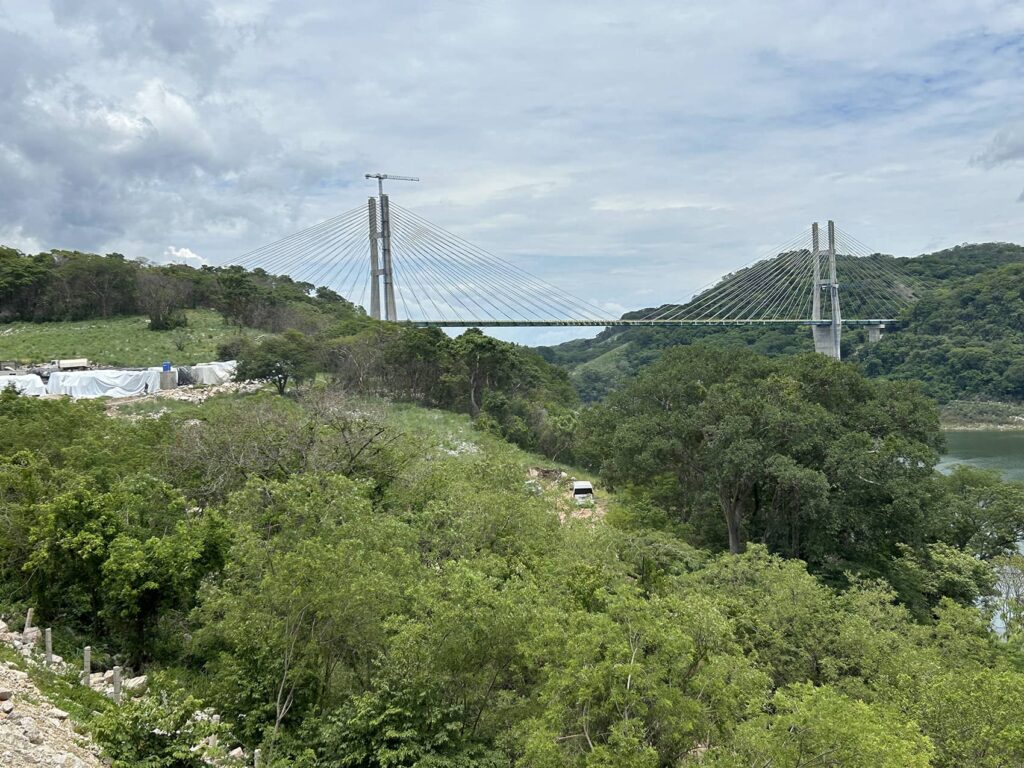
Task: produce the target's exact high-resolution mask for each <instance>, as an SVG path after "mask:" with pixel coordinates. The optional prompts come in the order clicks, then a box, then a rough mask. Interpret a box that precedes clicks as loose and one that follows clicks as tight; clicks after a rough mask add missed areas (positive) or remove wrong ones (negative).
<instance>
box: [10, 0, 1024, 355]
mask: <svg viewBox="0 0 1024 768" xmlns="http://www.w3.org/2000/svg"><path fill="white" fill-rule="evenodd" d="M367 30H373V33H372V34H368V33H367ZM1022 33H1024V8H1022V7H1021V6H1020V5H1019V4H1018V3H1013V2H1008V1H1007V0H977V2H972V3H956V2H935V3H891V2H886V1H885V0H863V1H862V2H858V3H833V4H824V5H823V4H821V3H819V2H813V0H780V2H773V3H764V2H760V1H759V0H696V1H695V2H690V3H682V4H681V3H678V2H670V1H669V0H645V1H644V2H642V3H640V4H639V5H635V4H634V6H626V5H623V4H622V3H621V2H613V1H612V0H587V2H584V0H569V1H568V2H565V3H548V2H541V1H540V0H521V1H520V2H516V3H507V2H502V1H501V0H480V2H478V3H475V4H469V5H467V4H466V3H463V2H457V1H456V0H438V1H437V2H434V3H427V4H424V3H416V2H412V0H396V2H395V3H394V4H392V5H390V6H389V7H388V8H386V9H385V8H384V7H382V6H379V5H376V6H375V5H373V4H369V5H367V4H363V5H359V4H356V5H352V4H344V5H339V4H338V3H336V2H333V0H305V2H303V3H302V4H295V3H291V2H285V1H284V0H259V2H249V1H246V2H243V0H152V2H146V3H122V2H117V0H93V1H92V2H89V3H80V2H75V1H74V0H50V4H49V8H47V7H45V5H41V4H38V3H21V2H17V0H0V110H2V111H3V114H4V115H5V119H4V120H3V121H2V123H0V189H3V190H4V193H5V195H4V197H5V205H4V206H0V234H3V233H7V234H8V239H10V238H11V237H13V236H14V234H17V236H18V237H19V238H21V242H32V243H38V244H39V245H40V247H43V248H49V247H74V248H82V249H94V250H98V251H101V252H106V251H110V250H118V251H121V252H124V253H126V254H127V255H129V256H131V255H142V254H147V253H149V254H152V253H162V252H164V249H165V247H166V243H167V242H179V243H180V242H188V243H190V245H191V248H194V249H195V251H196V252H198V253H202V254H204V256H205V257H206V258H207V259H209V260H210V261H211V262H213V263H219V262H220V261H221V260H224V259H227V258H229V257H231V256H233V255H237V254H240V253H244V252H246V251H249V250H251V249H253V248H255V247H257V246H259V245H261V244H263V243H268V242H271V241H274V240H276V239H278V238H280V237H281V236H283V235H286V234H288V233H289V232H293V231H295V230H298V229H301V228H302V227H304V226H308V225H309V224H312V223H314V222H316V221H318V220H320V219H323V218H327V217H328V216H330V215H333V214H337V213H338V212H340V211H343V210H348V209H351V208H354V207H356V206H358V205H365V200H366V196H367V195H369V194H372V193H373V192H374V191H375V187H374V185H372V184H370V183H366V182H364V180H363V179H362V174H363V173H364V172H367V171H383V172H391V173H400V174H407V175H414V176H420V177H421V178H422V181H421V182H420V183H419V184H401V183H395V184H392V185H391V187H390V192H391V194H392V196H393V199H394V200H395V201H396V202H397V203H399V204H401V205H403V206H405V207H407V208H410V209H413V210H415V211H417V212H419V213H420V214H422V215H423V216H425V217H426V218H428V219H430V220H432V221H435V222H436V223H438V224H440V225H442V226H444V227H445V228H447V229H449V230H451V231H453V232H455V233H457V234H459V235H462V236H464V237H466V238H468V239H470V240H473V241H474V242H476V243H478V244H479V245H480V246H481V247H483V248H485V249H487V250H488V251H490V252H492V253H494V254H497V255H499V256H502V257H504V258H508V259H509V260H511V261H513V262H515V263H516V264H518V265H519V266H521V267H523V268H524V269H527V270H529V271H530V272H532V273H535V274H537V275H538V276H539V277H542V278H543V279H545V280H547V281H548V282H551V283H554V284H556V285H559V284H562V285H563V287H565V288H566V289H570V290H571V291H572V293H575V294H578V295H584V296H587V297H588V298H592V300H593V301H594V302H595V303H608V304H609V306H610V305H612V304H614V305H622V306H625V307H627V308H634V303H635V302H636V301H638V299H639V298H640V297H642V298H643V302H644V303H645V304H647V305H648V306H650V305H657V304H659V303H662V302H666V301H672V300H679V299H682V298H686V297H687V296H689V295H690V294H692V293H693V292H694V291H696V290H698V289H699V288H700V287H702V286H704V285H706V284H707V283H709V282H713V281H714V279H715V278H716V277H717V276H718V275H720V274H722V273H723V272H726V271H729V270H732V269H735V268H736V267H738V266H740V265H742V264H745V263H748V262H749V261H751V260H752V259H753V258H755V257H756V256H757V255H759V254H761V253H763V252H764V251H765V249H767V248H770V247H771V246H772V245H773V244H775V243H782V242H785V241H787V240H789V239H790V238H791V237H792V236H793V235H794V234H796V232H797V231H799V230H801V229H802V228H803V227H805V226H806V225H807V224H809V222H810V221H811V220H813V219H819V220H824V219H828V218H834V219H836V220H837V221H838V222H839V224H840V226H841V227H842V228H843V229H845V230H847V231H849V232H852V233H853V234H855V235H856V236H857V237H858V238H860V239H861V240H863V241H865V242H866V243H868V244H870V245H872V246H873V247H875V248H878V249H881V250H885V251H890V252H895V253H898V254H902V255H907V254H915V253H919V252H921V251H923V250H926V249H930V248H934V247H935V246H936V245H941V244H952V243H959V242H962V241H965V240H966V241H981V240H1013V239H1015V238H1016V239H1019V238H1020V234H1019V232H1020V230H1019V222H1020V205H1019V204H1018V203H1017V202H1016V200H1017V197H1018V195H1019V194H1020V192H1021V188H1022V186H1024V181H1022V174H1021V167H1020V164H1019V163H1017V162H1015V161H1017V160H1019V159H1021V158H1022V157H1024V143H1022V141H1024V139H1022V133H1021V128H1020V126H1021V125H1024V53H1022V52H1021V49H1020V47H1019V39H1020V37H1021V35H1022ZM567 275H571V276H572V280H571V282H572V285H571V286H569V285H564V283H565V282H566V279H567ZM515 333H516V334H526V335H527V336H529V334H531V333H535V332H532V331H522V332H518V331H517V332H515ZM553 333H554V332H553ZM558 333H564V331H558ZM549 337H550V335H548V336H544V337H543V338H549ZM517 338H522V337H521V336H517ZM536 338H538V339H539V338H542V337H541V336H540V335H539V333H537V336H536Z"/></svg>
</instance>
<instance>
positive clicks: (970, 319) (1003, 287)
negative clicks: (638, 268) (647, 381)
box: [538, 243, 1024, 401]
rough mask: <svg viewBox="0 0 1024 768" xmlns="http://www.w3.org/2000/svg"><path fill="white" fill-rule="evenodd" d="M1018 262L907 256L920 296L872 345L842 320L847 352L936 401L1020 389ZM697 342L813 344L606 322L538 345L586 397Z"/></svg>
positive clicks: (998, 395)
mask: <svg viewBox="0 0 1024 768" xmlns="http://www.w3.org/2000/svg"><path fill="white" fill-rule="evenodd" d="M1021 264H1024V246H1019V245H1014V244H1010V243H984V244H976V245H961V246H957V247H955V248H950V249H946V250H943V251H937V252H935V253H930V254H924V255H921V256H918V257H915V258H913V259H907V260H904V261H903V262H902V263H901V268H902V269H903V270H904V271H905V272H906V273H908V274H910V275H911V276H912V277H914V278H916V279H917V280H918V281H919V285H920V300H919V301H918V303H917V304H916V305H914V306H913V307H912V308H911V309H910V310H909V311H908V312H907V313H906V314H905V316H904V317H902V318H901V320H900V322H899V323H898V324H897V325H896V326H895V327H892V328H889V329H887V331H886V336H885V337H884V339H883V341H882V342H881V343H880V344H878V345H868V344H867V343H866V341H867V340H866V337H865V333H864V331H863V330H861V329H856V328H851V329H847V330H846V331H845V332H844V336H843V356H844V359H848V360H854V361H857V362H859V363H861V364H862V365H863V366H864V368H865V370H866V371H867V372H868V373H869V375H872V376H881V377H892V378H914V379H920V380H922V381H923V382H924V383H925V387H926V391H928V392H929V394H931V395H933V396H934V397H937V398H939V399H940V400H942V401H948V400H953V399H963V398H988V399H1008V400H1019V399H1022V398H1024V369H1021V368H1020V362H1019V361H1020V360H1021V359H1022V352H1024V348H1022V346H1021V344H1022V340H1024V335H1022V334H1024V330H1022V329H1024V316H1022V312H1021V309H1022V306H1024V304H1022V299H1021V290H1022V289H1021V286H1022V283H1024V281H1022V279H1021V269H1022V268H1021ZM650 311H652V310H639V311H637V312H633V313H630V314H631V315H637V316H642V315H644V314H646V313H648V312H650ZM698 341H699V342H703V343H706V344H710V345H712V346H725V347H747V348H750V349H753V350H755V351H758V352H761V353H763V354H766V355H769V356H777V355H789V354H795V353H800V352H804V351H809V350H811V349H812V343H811V334H810V331H809V330H808V329H807V328H765V329H760V328H609V329H607V330H605V331H604V332H602V333H601V334H599V335H598V336H597V337H595V338H593V339H578V340H575V341H570V342H567V343H565V344H560V345H558V346H554V347H542V348H540V349H539V350H538V351H539V352H540V353H541V354H542V355H543V356H544V358H545V359H546V360H548V361H549V362H552V363H554V364H556V365H560V366H562V367H564V368H566V369H567V370H569V371H570V374H571V376H572V379H573V382H574V383H575V384H576V386H577V387H578V388H579V390H580V393H581V396H582V397H583V398H584V400H587V401H594V400H599V399H601V398H602V397H604V396H605V395H606V394H607V393H608V392H610V391H611V390H613V389H615V388H617V387H618V386H619V385H620V384H621V383H622V381H624V380H625V378H628V377H629V376H630V375H632V374H634V373H636V372H637V371H639V370H640V369H641V368H643V367H644V366H646V365H648V364H650V363H651V362H653V361H654V360H655V359H657V357H658V356H659V355H660V354H661V352H662V351H663V350H665V349H667V348H669V347H673V346H680V345H689V344H693V343H695V342H698ZM609 360H612V361H614V365H609V364H608V362H607V361H609Z"/></svg>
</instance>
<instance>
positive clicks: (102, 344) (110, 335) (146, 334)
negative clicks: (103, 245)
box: [0, 309, 252, 367]
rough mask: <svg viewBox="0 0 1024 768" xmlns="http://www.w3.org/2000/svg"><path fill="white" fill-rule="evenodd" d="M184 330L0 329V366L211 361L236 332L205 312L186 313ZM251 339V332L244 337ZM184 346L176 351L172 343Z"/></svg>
mask: <svg viewBox="0 0 1024 768" xmlns="http://www.w3.org/2000/svg"><path fill="white" fill-rule="evenodd" d="M187 315H188V328H180V329H177V330H173V331H151V330H149V321H148V320H147V318H145V317H138V316H137V317H118V318H112V319H110V320H83V321H81V322H75V323H7V324H3V325H0V360H18V361H20V362H24V363H41V362H45V361H47V360H52V359H54V358H67V357H87V358H89V359H90V360H92V361H93V362H96V363H99V364H101V365H127V366H134V367H141V366H151V365H159V364H160V363H161V362H163V361H164V360H170V361H172V362H175V363H185V364H188V363H201V362H209V361H210V360H215V359H216V353H217V345H218V344H220V343H221V342H223V341H225V340H227V339H229V338H232V337H233V336H237V335H238V333H239V331H238V329H237V328H235V327H233V326H228V325H227V324H225V323H224V321H223V319H221V316H220V315H218V314H217V313H216V312H212V311H209V310H202V309H198V310H190V311H188V312H187ZM244 332H245V333H252V331H248V330H247V331H244ZM179 340H182V341H184V349H182V350H178V348H177V347H176V345H175V342H176V341H179Z"/></svg>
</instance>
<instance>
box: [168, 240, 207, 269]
mask: <svg viewBox="0 0 1024 768" xmlns="http://www.w3.org/2000/svg"><path fill="white" fill-rule="evenodd" d="M159 263H161V264H188V265H189V266H190V267H201V266H203V265H204V264H209V263H210V262H208V261H207V260H206V259H204V258H203V257H202V256H200V255H199V254H197V253H196V252H195V251H193V250H192V249H191V248H175V247H174V246H173V245H168V246H167V248H165V249H164V252H163V255H162V256H161V258H160V259H159Z"/></svg>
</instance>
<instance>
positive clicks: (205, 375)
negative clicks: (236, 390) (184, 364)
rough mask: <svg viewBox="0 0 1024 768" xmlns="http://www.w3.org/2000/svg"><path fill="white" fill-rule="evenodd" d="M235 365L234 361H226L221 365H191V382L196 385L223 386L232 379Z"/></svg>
mask: <svg viewBox="0 0 1024 768" xmlns="http://www.w3.org/2000/svg"><path fill="white" fill-rule="evenodd" d="M235 365H236V363H235V361H234V360H228V361H227V362H223V363H199V365H193V366H192V368H191V371H192V382H193V383H194V384H196V385H203V384H224V383H225V382H228V381H231V379H232V378H234V375H235Z"/></svg>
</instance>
